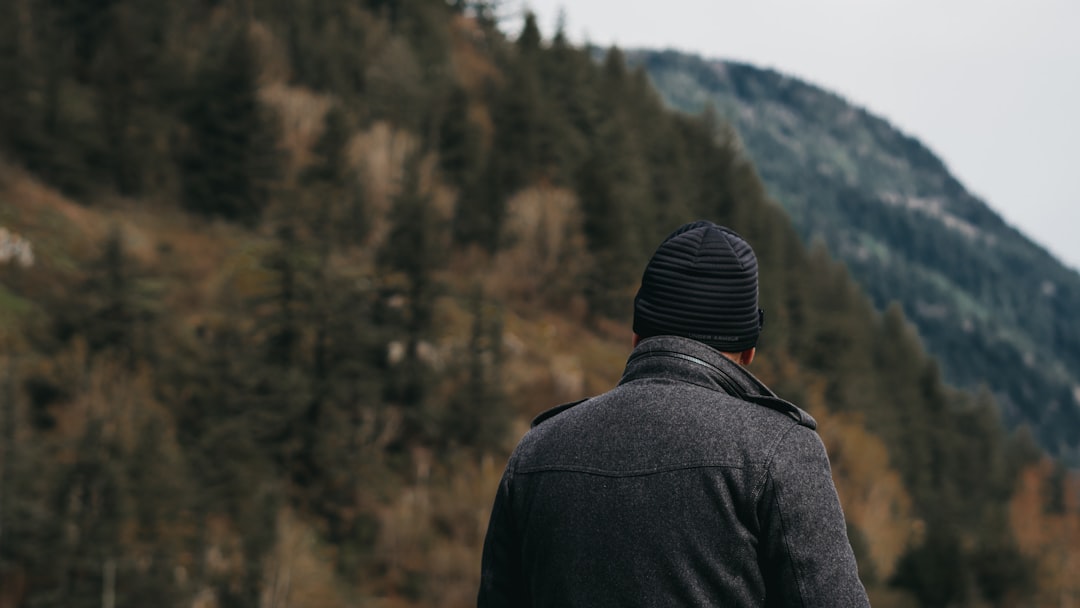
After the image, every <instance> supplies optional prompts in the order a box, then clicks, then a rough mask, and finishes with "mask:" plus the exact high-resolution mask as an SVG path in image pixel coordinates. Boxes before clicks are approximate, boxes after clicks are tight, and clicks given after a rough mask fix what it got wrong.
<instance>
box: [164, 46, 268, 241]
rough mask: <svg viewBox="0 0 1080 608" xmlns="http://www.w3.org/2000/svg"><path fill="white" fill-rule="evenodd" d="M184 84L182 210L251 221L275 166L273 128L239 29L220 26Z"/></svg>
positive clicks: (256, 216) (265, 197)
mask: <svg viewBox="0 0 1080 608" xmlns="http://www.w3.org/2000/svg"><path fill="white" fill-rule="evenodd" d="M225 30H226V31H224V32H222V35H223V38H224V40H225V43H224V45H223V46H224V48H221V49H211V51H210V52H208V53H206V54H205V55H204V56H203V58H202V62H201V65H200V67H199V69H198V71H197V73H196V74H195V76H194V77H193V78H192V87H191V91H190V96H189V98H188V100H187V102H186V107H185V109H184V113H183V120H184V123H185V125H186V127H187V137H186V140H185V141H184V144H183V150H182V153H181V158H180V168H181V175H182V178H183V194H184V197H183V199H184V205H185V207H187V208H188V209H190V210H191V211H194V212H197V213H201V214H203V215H209V216H221V217H224V218H227V219H234V220H239V221H242V222H246V223H254V222H255V221H257V220H258V219H259V217H260V215H261V214H262V210H263V208H264V207H265V206H266V204H267V202H268V201H269V198H270V195H271V185H272V183H273V180H274V179H275V177H276V174H277V166H278V164H279V162H280V159H279V158H278V153H277V129H276V127H275V126H274V123H273V122H272V120H271V118H270V117H269V116H268V114H267V110H266V109H265V108H263V107H262V106H261V105H260V103H259V99H258V95H257V86H258V83H257V79H258V65H257V64H256V58H255V55H254V52H253V49H252V47H251V42H250V41H249V40H248V35H247V33H246V31H245V30H244V29H242V28H241V27H237V26H233V27H231V28H225Z"/></svg>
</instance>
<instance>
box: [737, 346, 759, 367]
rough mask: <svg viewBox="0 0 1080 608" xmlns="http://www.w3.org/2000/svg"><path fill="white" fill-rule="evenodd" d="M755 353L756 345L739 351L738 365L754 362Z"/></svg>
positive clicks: (744, 365)
mask: <svg viewBox="0 0 1080 608" xmlns="http://www.w3.org/2000/svg"><path fill="white" fill-rule="evenodd" d="M756 354H757V347H756V346H754V347H751V348H748V349H746V350H744V351H742V352H741V353H739V365H742V366H743V367H746V366H747V365H750V364H751V363H753V362H754V355H756Z"/></svg>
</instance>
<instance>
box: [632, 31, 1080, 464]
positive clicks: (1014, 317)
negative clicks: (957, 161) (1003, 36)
mask: <svg viewBox="0 0 1080 608" xmlns="http://www.w3.org/2000/svg"><path fill="white" fill-rule="evenodd" d="M627 61H628V63H630V64H633V65H640V66H642V67H644V69H645V70H646V71H647V72H648V74H649V76H650V77H651V79H652V81H653V83H654V84H655V85H656V87H657V89H658V90H659V91H660V93H661V95H662V96H663V98H664V100H665V101H666V102H667V103H668V104H670V105H671V106H672V107H674V108H677V109H679V110H682V111H685V112H690V113H700V112H702V111H703V110H705V109H707V108H711V110H709V111H715V112H716V113H718V114H719V115H720V116H721V117H722V118H723V119H725V120H727V121H729V122H730V124H731V125H732V126H733V127H734V129H735V130H736V131H737V133H738V136H739V137H740V138H741V140H742V142H743V145H744V146H745V149H746V151H747V153H748V154H749V156H750V157H751V158H752V159H753V161H754V164H755V165H756V167H757V169H758V171H759V173H760V176H761V178H762V180H763V181H764V183H765V185H766V188H767V189H768V191H769V194H770V195H771V196H772V197H773V198H774V199H776V200H777V201H779V202H780V203H781V204H782V205H783V207H784V208H785V209H786V210H787V211H788V213H789V214H790V216H791V218H792V220H793V222H794V223H795V226H796V228H797V230H798V232H799V234H800V235H801V236H802V238H803V239H804V241H805V242H808V243H813V242H821V243H823V244H824V245H825V247H826V248H827V249H828V251H829V252H830V253H831V254H832V255H833V256H835V257H836V258H838V259H840V260H842V261H843V262H844V264H846V265H847V267H848V269H849V271H850V273H851V275H852V276H853V277H854V278H855V279H856V280H857V281H858V282H859V283H860V284H861V285H862V287H863V289H864V290H865V291H866V292H867V293H868V294H869V295H870V296H871V298H872V299H873V301H874V303H875V304H876V306H877V307H878V308H879V309H884V308H885V307H887V306H888V304H889V303H890V302H893V301H896V302H899V303H900V304H901V305H902V307H903V310H904V312H905V313H906V315H907V316H908V318H909V319H910V320H912V321H913V322H914V323H915V324H916V326H917V327H918V330H919V333H920V335H921V337H922V339H923V341H924V342H925V344H926V346H927V348H928V349H929V350H930V352H931V353H932V354H934V355H935V356H936V357H937V358H938V359H939V361H940V362H941V365H942V368H943V371H944V374H945V377H946V378H947V380H948V381H949V382H951V383H953V384H955V385H957V386H960V387H964V388H969V389H976V388H978V387H980V386H983V385H985V386H986V387H988V388H989V389H990V390H991V391H992V392H993V394H994V396H995V397H996V398H997V401H998V403H999V404H1000V405H1001V410H1002V416H1003V420H1004V422H1005V423H1006V424H1007V425H1009V426H1010V427H1016V426H1019V425H1030V427H1031V428H1032V429H1033V430H1034V432H1035V434H1036V436H1037V438H1038V440H1039V442H1040V443H1041V444H1042V445H1043V446H1044V447H1046V448H1047V449H1049V450H1050V451H1052V452H1054V453H1056V454H1058V455H1061V456H1064V457H1066V458H1067V459H1068V460H1069V461H1071V462H1072V463H1074V464H1075V463H1077V462H1080V317H1078V316H1077V314H1076V312H1077V311H1078V310H1080V274H1078V273H1077V272H1076V271H1075V270H1071V269H1069V268H1067V267H1065V266H1064V265H1063V264H1062V263H1061V262H1059V261H1058V260H1057V259H1055V258H1054V257H1053V256H1052V255H1050V254H1049V253H1048V252H1047V251H1046V250H1045V249H1043V248H1042V247H1040V246H1039V245H1038V244H1036V243H1034V242H1032V241H1031V240H1030V239H1029V238H1027V237H1026V236H1024V235H1023V234H1021V233H1020V232H1019V231H1017V230H1016V229H1015V228H1013V227H1012V226H1010V225H1008V224H1007V223H1005V222H1004V221H1003V220H1002V218H1001V217H1000V216H999V215H998V214H997V213H995V212H994V211H993V210H992V209H990V208H989V207H988V206H987V205H986V203H985V202H983V201H982V200H980V199H979V198H978V197H976V196H974V195H973V194H971V193H970V192H968V190H967V189H966V188H965V187H964V185H963V184H961V183H960V182H959V181H958V180H957V179H956V178H955V177H953V176H952V175H951V174H950V173H949V170H948V168H947V167H946V166H945V165H944V164H943V163H942V162H941V160H940V159H938V157H937V156H935V155H934V153H933V152H932V151H930V150H929V149H927V148H926V146H924V145H923V144H922V143H920V142H919V141H918V140H917V139H915V138H912V137H910V136H907V135H905V134H904V133H902V132H900V131H899V130H897V129H896V128H894V127H893V126H891V125H890V124H889V123H888V122H887V121H885V120H883V119H882V118H880V117H877V116H875V115H873V114H871V113H870V112H867V111H865V110H863V109H861V108H858V107H856V106H854V105H852V104H851V103H849V102H847V101H846V100H844V99H843V98H841V97H839V96H837V95H835V94H833V93H830V92H828V91H825V90H823V89H821V88H818V87H816V86H813V85H812V84H809V83H806V82H803V81H801V80H798V79H795V78H792V77H789V76H785V75H784V74H781V73H778V72H776V71H773V70H766V69H760V68H757V67H754V66H751V65H746V64H742V63H735V62H730V61H716V60H708V59H703V58H700V57H697V56H693V55H687V54H682V53H678V52H673V51H648V50H643V51H636V52H628V53H627ZM1006 152H1007V151H1003V153H1006Z"/></svg>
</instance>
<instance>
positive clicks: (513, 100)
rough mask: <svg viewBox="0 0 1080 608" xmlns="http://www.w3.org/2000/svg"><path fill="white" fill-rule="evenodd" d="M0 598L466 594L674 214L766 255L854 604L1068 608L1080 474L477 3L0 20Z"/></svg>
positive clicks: (221, 603) (740, 191)
mask: <svg viewBox="0 0 1080 608" xmlns="http://www.w3.org/2000/svg"><path fill="white" fill-rule="evenodd" d="M0 82H2V83H3V86H2V87H0V150H2V158H0V607H4V608H7V607H23V606H26V607H29V606H33V607H50V606H52V607H65V608H78V607H82V606H86V607H90V606H93V607H97V606H106V607H109V608H115V607H136V606H138V607H142V606H177V607H199V608H210V607H221V608H226V607H229V608H232V607H256V606H265V607H278V606H318V607H335V606H384V607H391V606H393V607H408V606H440V607H442V606H449V607H453V606H467V605H472V604H474V603H475V593H476V588H477V580H478V576H479V558H480V545H481V543H482V539H483V533H484V529H485V527H486V523H487V517H488V509H489V508H490V504H491V501H492V499H493V497H494V492H495V489H496V484H497V483H498V479H499V476H500V474H501V470H502V467H503V464H504V463H505V459H506V457H507V455H508V454H509V451H510V449H511V448H512V446H513V445H514V443H515V442H516V441H517V439H518V438H519V437H520V436H521V434H522V433H523V432H524V429H525V427H526V422H527V420H528V419H529V418H530V417H531V416H533V415H534V414H536V413H537V412H538V411H540V410H542V409H545V408H547V407H550V406H551V405H553V404H557V403H559V402H562V401H567V400H570V399H577V398H581V397H583V396H586V395H589V394H595V393H597V392H599V391H602V390H605V389H606V388H607V387H609V386H611V385H612V384H613V383H614V382H615V381H617V379H618V377H619V374H620V373H621V371H622V365H623V362H624V360H625V357H626V355H627V353H628V351H629V335H630V327H629V324H628V318H629V314H630V310H631V300H632V295H633V293H634V290H635V289H636V284H637V282H638V281H639V280H640V272H641V269H642V267H643V264H644V262H645V260H647V258H648V256H649V255H650V254H651V252H652V249H653V248H654V247H655V245H656V243H657V242H659V240H660V239H661V238H662V237H663V236H665V235H666V234H667V233H668V232H670V230H671V229H673V228H674V227H675V226H677V225H679V224H681V223H683V222H685V221H687V220H690V219H696V218H699V217H703V218H708V219H712V220H714V221H717V222H720V223H723V224H726V225H729V226H731V227H733V228H734V229H736V230H737V231H738V232H740V233H741V234H742V235H744V236H745V237H746V238H747V239H748V240H749V241H750V242H751V243H752V244H753V245H754V247H755V249H756V250H757V253H758V256H759V261H760V266H761V275H762V285H761V290H762V303H763V306H764V307H765V308H766V310H767V311H768V312H767V314H768V324H767V326H766V330H765V334H764V336H763V340H762V343H761V344H760V352H759V355H758V360H756V361H755V363H754V367H753V370H754V371H755V373H756V374H757V375H759V376H760V377H761V378H762V379H763V380H765V381H766V382H768V383H770V384H771V385H772V386H773V387H774V388H775V389H776V390H777V391H778V392H779V393H780V394H781V395H784V396H786V397H787V398H789V399H792V400H794V401H797V402H798V403H800V404H801V405H803V406H804V407H805V408H806V409H808V410H809V411H810V412H811V413H812V414H813V415H814V416H815V417H816V418H817V419H818V421H819V425H820V426H819V431H820V433H821V435H822V437H823V439H824V441H825V443H826V446H827V447H828V449H829V452H830V455H831V458H832V461H833V467H834V471H833V472H834V477H835V479H836V483H837V487H838V489H839V491H840V493H841V499H842V501H843V504H844V508H845V512H846V515H847V518H848V522H849V530H850V535H851V538H852V539H853V543H854V548H855V551H856V554H857V557H858V559H859V562H860V571H861V575H862V576H863V578H864V580H865V582H866V584H867V586H868V588H869V589H870V591H871V593H872V597H873V599H874V602H875V605H876V606H885V607H888V606H898V607H899V606H916V605H922V606H987V605H990V606H1011V605H1017V604H1020V603H1022V604H1024V605H1039V606H1043V605H1045V606H1054V605H1059V604H1060V602H1061V601H1062V598H1071V597H1078V594H1080V586H1078V585H1080V583H1078V581H1080V577H1078V576H1076V573H1077V565H1076V563H1075V562H1076V558H1075V557H1074V554H1075V553H1076V547H1078V546H1080V538H1077V535H1078V534H1080V505H1078V504H1077V500H1078V494H1077V491H1078V484H1077V480H1076V479H1075V478H1074V477H1073V476H1072V475H1070V474H1068V473H1066V472H1065V470H1064V469H1063V468H1061V467H1060V466H1058V465H1056V464H1055V463H1054V462H1053V461H1052V460H1050V459H1048V458H1046V457H1044V456H1043V455H1042V454H1041V452H1039V450H1037V449H1036V447H1035V446H1034V444H1033V442H1032V440H1031V438H1030V436H1028V435H1026V434H1025V433H1023V432H1019V433H1012V434H1010V433H1007V432H1006V431H1005V430H1004V429H1003V427H1002V425H1001V424H1000V423H999V421H998V417H997V413H996V412H997V407H996V406H995V404H994V403H993V400H992V397H991V396H989V395H988V394H986V393H982V394H978V395H972V394H968V393H962V392H959V391H956V390H953V389H950V388H948V387H947V386H946V385H945V384H944V383H943V382H942V379H941V375H940V373H939V371H938V366H937V364H936V363H935V361H934V360H932V359H931V358H929V357H928V356H927V355H926V353H925V352H924V351H923V350H922V347H921V345H920V343H919V341H918V338H917V336H916V334H915V333H914V331H913V329H912V328H911V326H910V325H909V324H908V322H907V321H906V320H905V317H904V315H903V313H902V312H901V310H900V309H899V308H898V307H893V308H890V309H889V310H888V311H886V312H885V313H883V314H879V313H877V312H875V311H874V308H873V306H872V304H871V302H870V300H869V299H868V298H867V297H866V296H864V295H863V293H862V292H861V291H860V290H859V289H858V287H857V286H856V284H855V283H854V282H853V281H852V280H851V279H850V278H849V277H848V275H847V273H846V270H844V268H843V267H842V266H841V265H839V264H838V263H837V262H835V261H833V260H832V259H831V258H830V257H829V256H828V255H827V254H826V253H825V251H824V250H823V249H820V248H818V249H815V250H812V251H810V250H807V249H806V248H805V247H804V245H803V244H802V241H801V240H800V239H799V237H798V235H797V233H796V230H795V228H794V227H793V225H792V223H791V222H790V221H789V219H788V216H787V215H786V213H785V212H784V211H783V209H782V208H781V207H780V206H778V205H777V204H775V203H773V202H771V201H770V200H769V199H768V198H767V197H766V196H765V193H764V189H763V186H762V184H761V182H760V181H759V179H758V177H757V174H756V171H755V168H754V166H753V165H752V164H751V163H750V161H749V159H748V158H746V157H745V156H744V154H743V152H742V151H741V150H740V148H739V146H738V144H737V142H736V140H735V138H734V136H733V135H732V132H731V129H730V127H728V126H726V125H725V124H722V123H719V122H717V120H716V118H715V115H712V114H708V113H705V114H703V115H700V116H696V117H694V116H684V115H680V114H676V113H673V112H669V111H668V110H666V109H665V108H664V105H663V103H662V102H661V100H660V98H659V96H658V95H657V94H656V92H655V91H654V90H653V89H652V88H651V85H650V84H649V79H648V77H647V76H646V74H645V73H644V72H643V71H632V70H629V69H628V68H627V67H626V65H625V63H624V60H623V57H622V55H621V53H619V52H618V51H612V52H610V53H608V54H607V58H606V60H605V61H604V62H603V64H599V65H598V64H596V63H594V62H593V60H592V58H591V52H590V51H589V50H588V49H581V48H575V47H573V46H571V45H569V44H568V43H567V42H566V41H565V40H564V39H563V38H562V36H556V37H555V39H554V40H543V39H542V38H541V36H540V34H539V31H538V30H537V28H536V26H535V23H534V22H533V21H532V20H531V19H529V20H527V21H526V23H525V27H524V29H523V30H522V31H521V32H514V33H513V34H511V35H509V36H507V35H506V34H504V33H502V32H500V30H499V29H498V27H497V22H496V20H495V17H494V13H493V7H492V6H490V5H489V4H488V3H486V2H451V3H446V2H443V1H441V0H366V1H363V2H356V1H349V0H306V1H303V2H283V1H280V0H249V1H244V2H241V1H230V0H217V1H213V2H187V1H181V0H157V1H154V2H150V1H147V0H110V1H107V2H94V3H87V2H83V1H81V0H52V1H50V2H32V1H30V0H13V1H11V2H6V3H0Z"/></svg>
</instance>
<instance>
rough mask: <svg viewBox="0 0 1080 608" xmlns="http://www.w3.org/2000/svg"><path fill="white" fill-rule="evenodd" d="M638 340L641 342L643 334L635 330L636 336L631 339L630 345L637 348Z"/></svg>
mask: <svg viewBox="0 0 1080 608" xmlns="http://www.w3.org/2000/svg"><path fill="white" fill-rule="evenodd" d="M638 342H641V336H639V335H637V332H636V331H635V332H634V337H633V339H632V340H631V341H630V346H631V347H632V348H637V345H638Z"/></svg>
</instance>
